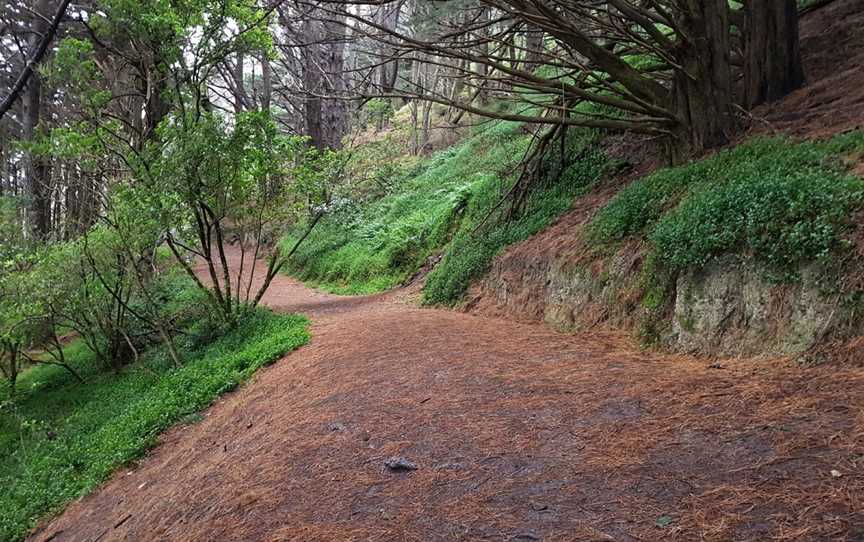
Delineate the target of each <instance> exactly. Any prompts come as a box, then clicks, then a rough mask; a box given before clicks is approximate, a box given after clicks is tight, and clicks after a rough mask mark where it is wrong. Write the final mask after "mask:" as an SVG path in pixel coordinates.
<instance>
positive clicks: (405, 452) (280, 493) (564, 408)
mask: <svg viewBox="0 0 864 542" xmlns="http://www.w3.org/2000/svg"><path fill="white" fill-rule="evenodd" d="M235 256H236V255H235ZM266 303H267V304H268V305H269V306H270V307H272V308H273V309H275V310H279V311H291V312H301V313H305V314H307V315H309V316H310V318H311V319H312V332H313V339H312V341H311V343H310V344H309V345H308V346H306V347H303V348H301V349H300V350H298V351H296V352H294V353H292V354H290V355H288V356H287V357H286V358H285V359H283V360H281V361H280V362H278V363H277V364H275V365H273V366H271V367H269V368H265V369H262V370H261V371H260V372H259V373H258V374H257V375H256V376H255V378H254V379H253V381H252V382H250V383H249V384H247V385H246V386H244V387H242V388H241V389H239V390H237V391H236V392H234V393H231V394H229V395H226V396H224V397H223V398H222V399H221V400H219V401H218V402H217V403H216V404H215V405H214V406H212V407H211V408H210V409H209V410H207V411H206V412H205V415H204V419H203V421H201V422H200V423H197V424H194V425H187V426H179V427H176V428H174V429H173V430H171V431H169V432H168V433H167V434H166V435H164V437H163V438H162V439H161V444H160V445H159V446H158V447H157V448H155V449H154V450H153V451H152V452H151V453H150V454H148V456H147V457H146V458H144V459H143V460H141V461H140V462H139V463H138V464H137V465H135V466H134V467H131V468H126V469H121V470H120V471H119V472H118V473H117V474H116V475H115V476H114V477H113V478H112V479H111V480H109V481H108V482H107V483H105V484H104V485H103V486H102V487H101V488H100V489H98V490H97V491H95V492H94V493H93V494H92V495H90V496H88V497H85V498H84V499H82V500H80V501H78V502H76V503H73V504H72V505H70V506H69V507H68V508H67V509H66V511H65V512H64V513H62V514H61V515H60V516H59V517H57V518H56V519H54V520H53V521H51V522H48V523H46V524H45V525H43V526H42V527H41V528H40V529H39V530H38V531H37V532H36V533H34V535H33V537H32V539H33V540H39V541H47V540H54V541H60V540H76V541H77V540H80V541H93V540H100V541H108V540H147V541H149V540H189V541H199V540H200V541H213V540H218V541H227V540H238V541H239V540H243V541H254V540H296V541H343V540H364V541H365V540H372V541H403V540H405V541H456V540H519V541H533V540H548V541H557V540H578V541H593V540H598V541H599V540H615V541H628V540H668V539H678V540H700V539H701V540H733V539H734V540H767V539H770V538H777V539H782V540H857V539H858V538H856V537H857V536H860V535H862V534H864V533H861V531H860V528H861V526H862V525H864V512H862V511H864V503H862V500H864V393H862V391H861V390H862V389H864V386H862V384H864V376H862V369H861V368H856V367H836V366H835V367H819V368H812V369H802V368H798V367H794V366H791V365H789V364H787V363H783V362H770V361H762V362H754V361H749V362H748V361H724V362H722V364H719V365H718V364H714V365H713V367H712V364H711V362H710V361H706V360H697V359H691V358H687V357H682V356H663V355H660V354H652V353H646V352H640V351H639V350H638V349H636V348H634V347H633V346H632V344H630V343H629V342H628V341H627V340H626V339H624V338H622V337H620V336H616V335H611V334H608V335H604V334H590V335H589V334H582V335H575V336H571V335H562V334H557V333H555V332H553V331H551V330H549V329H546V328H545V327H542V326H533V325H523V324H517V323H513V322H509V321H504V320H493V319H486V318H480V317H476V316H471V315H467V314H461V313H457V312H451V311H442V310H429V309H420V308H416V307H412V306H410V305H408V304H406V303H404V302H401V301H400V300H399V299H397V297H396V295H394V294H389V295H380V296H370V297H353V298H349V297H339V296H333V295H327V294H322V293H318V292H314V291H312V290H309V289H307V288H305V287H304V286H303V285H301V284H299V283H298V282H296V281H294V280H292V279H289V278H286V277H282V276H280V277H277V278H276V279H275V280H274V283H273V285H272V288H271V289H270V291H269V292H268V294H267V297H266ZM391 456H401V457H404V458H407V459H409V460H411V461H413V462H415V463H416V464H417V465H418V467H419V468H418V470H416V471H413V472H407V473H393V472H389V471H387V470H386V468H384V466H383V463H384V461H385V460H386V459H387V458H389V457H391ZM832 470H834V471H835V475H832V473H831V471H832ZM837 473H839V474H840V476H839V477H838V476H836V474H837ZM856 529H857V530H856Z"/></svg>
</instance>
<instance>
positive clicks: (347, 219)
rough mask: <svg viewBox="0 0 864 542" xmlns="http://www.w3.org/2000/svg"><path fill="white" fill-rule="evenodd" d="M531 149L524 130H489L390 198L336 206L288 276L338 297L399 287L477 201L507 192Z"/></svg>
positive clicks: (500, 126)
mask: <svg viewBox="0 0 864 542" xmlns="http://www.w3.org/2000/svg"><path fill="white" fill-rule="evenodd" d="M529 142H530V137H529V136H528V135H527V134H525V133H524V132H522V131H521V129H520V125H519V124H516V123H510V122H499V123H494V124H488V125H486V126H484V127H483V129H481V130H480V131H478V133H477V134H476V135H475V136H474V137H471V138H469V139H468V140H466V141H464V142H463V143H461V144H459V145H456V146H454V147H451V148H449V149H446V150H443V151H440V152H438V153H436V154H434V155H433V156H432V157H430V158H429V159H427V160H425V161H422V162H420V163H418V164H416V165H415V166H414V167H413V168H411V169H410V170H409V171H403V172H400V173H398V174H397V176H396V178H395V179H393V180H392V181H391V182H389V183H382V185H383V186H386V191H385V192H384V193H382V194H379V195H377V197H375V198H371V199H369V200H367V201H363V200H360V199H356V198H355V199H352V200H345V201H340V202H336V204H335V205H334V207H335V208H334V210H333V211H332V212H331V213H330V214H329V215H328V216H326V217H325V218H324V219H323V220H322V222H321V223H320V224H319V225H318V226H317V227H316V228H315V229H314V230H313V231H312V233H311V234H310V236H309V238H308V239H307V240H306V241H305V242H304V243H303V244H302V245H301V246H300V248H299V250H298V251H297V253H296V254H295V255H294V257H293V258H292V259H291V261H290V262H289V267H288V271H289V272H290V273H291V274H293V275H295V276H297V277H299V278H300V279H302V280H304V281H306V282H308V283H311V284H313V285H316V286H319V287H322V288H324V289H326V290H329V291H332V292H336V293H349V294H362V293H371V292H377V291H382V290H386V289H388V288H391V287H393V286H396V285H398V284H399V283H401V282H402V281H404V280H405V279H406V278H408V277H409V276H410V275H412V274H413V273H415V272H416V271H417V269H418V268H419V267H420V266H422V265H423V263H424V262H425V261H426V259H427V258H428V257H429V256H430V255H431V254H432V253H434V252H435V251H437V250H438V249H440V248H441V247H442V246H443V245H444V244H446V243H447V241H448V239H449V238H450V236H451V235H452V234H453V231H454V230H455V229H458V227H459V222H460V218H461V215H462V214H463V211H464V209H465V208H466V206H467V205H468V202H469V201H470V200H472V199H474V198H476V197H477V195H478V194H483V193H485V192H487V191H490V190H501V189H503V187H504V180H505V179H506V178H508V176H509V174H510V173H511V172H512V170H513V168H515V167H516V165H517V164H518V163H519V161H520V160H521V158H522V156H523V155H524V153H525V150H526V149H527V146H528V143H529ZM378 167H387V164H379V166H378ZM303 227H304V226H303V225H299V226H298V228H297V229H296V230H295V231H294V232H292V233H291V234H289V235H288V236H286V237H285V238H284V239H283V240H282V244H283V247H286V248H290V247H291V246H293V244H294V243H295V241H296V239H297V236H298V235H300V234H302V231H303Z"/></svg>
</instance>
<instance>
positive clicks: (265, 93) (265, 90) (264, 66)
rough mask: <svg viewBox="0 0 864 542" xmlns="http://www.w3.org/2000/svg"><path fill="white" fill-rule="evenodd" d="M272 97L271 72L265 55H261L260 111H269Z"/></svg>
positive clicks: (268, 60)
mask: <svg viewBox="0 0 864 542" xmlns="http://www.w3.org/2000/svg"><path fill="white" fill-rule="evenodd" d="M272 97H273V72H272V69H271V67H270V59H269V58H267V53H266V52H263V53H261V111H270V102H271V101H272Z"/></svg>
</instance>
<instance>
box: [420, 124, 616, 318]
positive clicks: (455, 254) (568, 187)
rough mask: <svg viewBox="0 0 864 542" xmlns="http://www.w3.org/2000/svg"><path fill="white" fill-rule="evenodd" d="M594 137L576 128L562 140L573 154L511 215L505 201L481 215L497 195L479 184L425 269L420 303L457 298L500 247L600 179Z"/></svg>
mask: <svg viewBox="0 0 864 542" xmlns="http://www.w3.org/2000/svg"><path fill="white" fill-rule="evenodd" d="M595 138H596V134H594V133H592V132H581V133H578V134H577V135H576V137H575V138H573V139H572V140H571V141H569V142H568V143H569V154H570V155H571V156H578V157H579V159H578V160H575V161H573V162H572V163H571V164H570V165H569V166H568V167H567V168H566V169H565V170H564V171H563V172H561V175H560V177H558V178H555V179H552V180H551V182H547V183H546V184H545V185H542V186H539V187H538V188H537V189H535V190H534V191H533V192H532V193H531V195H530V196H529V199H528V202H527V205H525V207H524V209H523V210H522V211H521V212H520V213H519V215H518V216H517V217H516V218H515V219H511V220H507V219H505V217H504V216H503V215H504V213H505V212H506V209H507V204H506V203H505V204H503V205H502V206H501V207H500V208H499V210H498V211H496V212H494V213H493V214H492V215H491V216H488V217H487V215H489V213H490V211H491V210H492V209H493V207H494V206H495V205H496V204H497V203H498V202H499V201H500V199H501V195H502V194H501V191H500V189H499V186H498V185H496V184H495V183H487V184H485V185H481V186H480V190H478V191H477V192H476V193H474V194H473V197H472V198H471V199H470V200H469V203H468V206H467V208H466V211H465V216H464V218H463V219H462V222H461V224H460V229H459V231H458V232H457V233H456V235H455V237H454V238H453V241H452V242H451V243H450V244H449V245H448V247H447V249H446V252H445V255H444V258H443V259H442V260H441V263H439V264H438V266H436V267H435V269H434V270H432V272H431V273H430V274H429V277H428V279H427V281H426V287H425V289H424V291H423V301H424V303H427V304H444V305H451V304H453V303H455V302H457V301H458V300H459V299H460V298H461V297H462V295H463V294H464V293H465V291H466V290H467V289H468V286H469V285H470V283H471V281H472V280H473V279H475V278H477V277H479V276H481V275H482V274H483V273H485V272H486V271H487V269H488V268H489V265H490V264H491V262H492V259H493V258H494V257H495V256H496V255H497V254H498V253H499V252H501V250H503V249H504V248H505V247H507V246H508V245H511V244H513V243H517V242H519V241H523V240H525V239H527V238H528V237H530V236H531V235H534V234H535V233H537V232H539V231H540V230H542V229H543V228H545V227H546V226H547V225H549V224H550V223H551V222H552V221H553V220H554V219H555V218H557V217H558V216H559V215H561V214H562V213H564V212H566V211H567V210H568V209H570V207H571V205H572V203H573V199H574V198H575V197H577V196H579V195H580V194H583V193H584V192H585V191H586V190H587V189H588V188H590V187H591V186H592V185H593V184H594V183H595V182H596V181H597V180H598V179H599V178H600V175H601V174H602V172H603V170H604V166H605V165H606V157H605V155H604V153H603V152H602V151H601V150H599V149H598V148H596V147H595V146H594V142H595ZM483 220H485V222H484V223H483V224H482V225H481V221H483ZM478 226H480V228H479V229H478ZM475 230H477V231H475Z"/></svg>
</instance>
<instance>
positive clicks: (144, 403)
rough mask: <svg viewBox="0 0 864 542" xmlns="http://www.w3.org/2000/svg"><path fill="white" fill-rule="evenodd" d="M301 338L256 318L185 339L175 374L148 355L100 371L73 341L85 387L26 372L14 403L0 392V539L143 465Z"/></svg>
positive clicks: (163, 360) (157, 354) (45, 370)
mask: <svg viewBox="0 0 864 542" xmlns="http://www.w3.org/2000/svg"><path fill="white" fill-rule="evenodd" d="M308 338H309V335H308V331H307V321H306V319H305V318H303V317H301V316H295V315H288V316H286V315H276V314H274V313H271V312H268V311H265V310H259V311H257V312H255V313H253V314H252V315H250V316H249V317H248V318H246V319H245V320H244V321H243V322H242V323H241V324H240V325H239V326H238V327H237V328H236V329H234V330H232V331H230V332H228V333H227V334H225V335H223V336H221V337H219V338H216V339H215V340H212V341H211V340H210V339H211V337H210V336H209V335H208V334H207V333H205V332H203V331H202V332H199V333H198V334H196V333H194V332H193V333H192V334H191V335H189V336H187V337H186V338H185V343H184V344H182V345H181V346H182V351H183V357H184V360H185V363H184V365H183V366H182V367H180V368H174V367H173V366H172V364H171V363H170V361H169V360H168V358H167V356H166V355H165V353H164V352H163V351H161V350H160V349H158V348H156V349H152V350H151V351H150V352H148V353H147V354H146V355H145V356H144V357H143V359H142V361H141V362H139V363H138V364H134V365H131V366H129V367H127V368H126V369H125V370H123V371H122V372H121V373H119V374H117V373H106V372H104V369H103V368H102V367H100V366H99V364H98V363H97V361H96V360H95V359H94V357H93V356H92V354H90V353H89V351H87V350H86V349H85V348H84V347H83V345H82V344H81V343H80V342H75V343H72V344H71V345H70V346H69V347H68V351H67V356H68V358H69V359H70V360H74V361H73V363H74V364H75V366H76V368H77V369H78V370H79V371H80V372H81V373H82V374H83V375H84V376H85V379H86V382H85V383H83V384H79V383H78V382H77V381H75V380H74V379H72V378H71V377H70V376H69V375H68V374H67V373H66V372H64V371H63V370H62V369H60V368H58V367H54V366H47V365H46V366H36V367H34V368H32V369H30V370H28V371H27V372H26V373H24V374H23V375H22V376H21V377H20V379H19V383H18V384H19V385H18V393H17V395H16V396H15V397H14V398H11V397H9V396H8V392H0V393H5V395H2V396H0V407H2V413H0V414H2V415H0V486H2V487H3V492H2V494H0V540H17V539H20V538H22V537H24V536H25V535H26V533H27V532H28V531H29V530H30V529H31V528H32V527H33V526H34V525H35V523H36V521H37V520H38V519H39V518H41V517H43V516H45V515H46V514H50V513H52V512H56V511H58V510H60V509H61V508H62V507H63V506H64V505H65V504H66V503H67V502H69V501H71V500H73V499H75V498H77V497H79V496H81V495H84V494H86V493H88V492H90V491H91V490H93V489H94V488H95V487H96V486H97V485H98V484H99V483H100V482H102V481H103V480H105V479H106V478H107V477H108V476H109V475H110V474H111V473H112V472H113V471H114V470H115V469H117V468H118V467H120V466H122V465H124V464H126V463H128V462H130V461H132V460H134V459H136V458H138V457H141V456H142V454H143V453H144V452H145V451H146V450H147V449H148V448H150V447H151V446H153V445H154V443H155V442H156V437H157V435H159V433H161V432H162V431H164V430H165V429H167V428H169V427H171V426H172V425H174V424H175V423H177V422H179V421H184V420H186V421H194V417H195V416H196V413H197V412H198V411H200V410H201V409H203V408H205V407H207V406H208V405H210V404H211V403H212V402H213V401H214V399H215V398H216V397H218V396H219V395H220V394H222V393H225V392H227V391H230V390H232V389H234V388H235V387H236V386H238V385H239V384H240V383H242V382H243V381H245V380H246V379H247V378H249V377H250V376H251V375H252V374H253V373H254V372H255V371H256V370H257V369H258V368H260V367H261V366H263V365H266V364H268V363H272V362H274V361H276V360H277V359H279V358H280V357H282V356H283V355H284V354H286V353H287V352H289V351H291V350H294V349H296V348H298V347H299V346H301V345H303V344H304V343H306V342H307V340H308Z"/></svg>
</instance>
